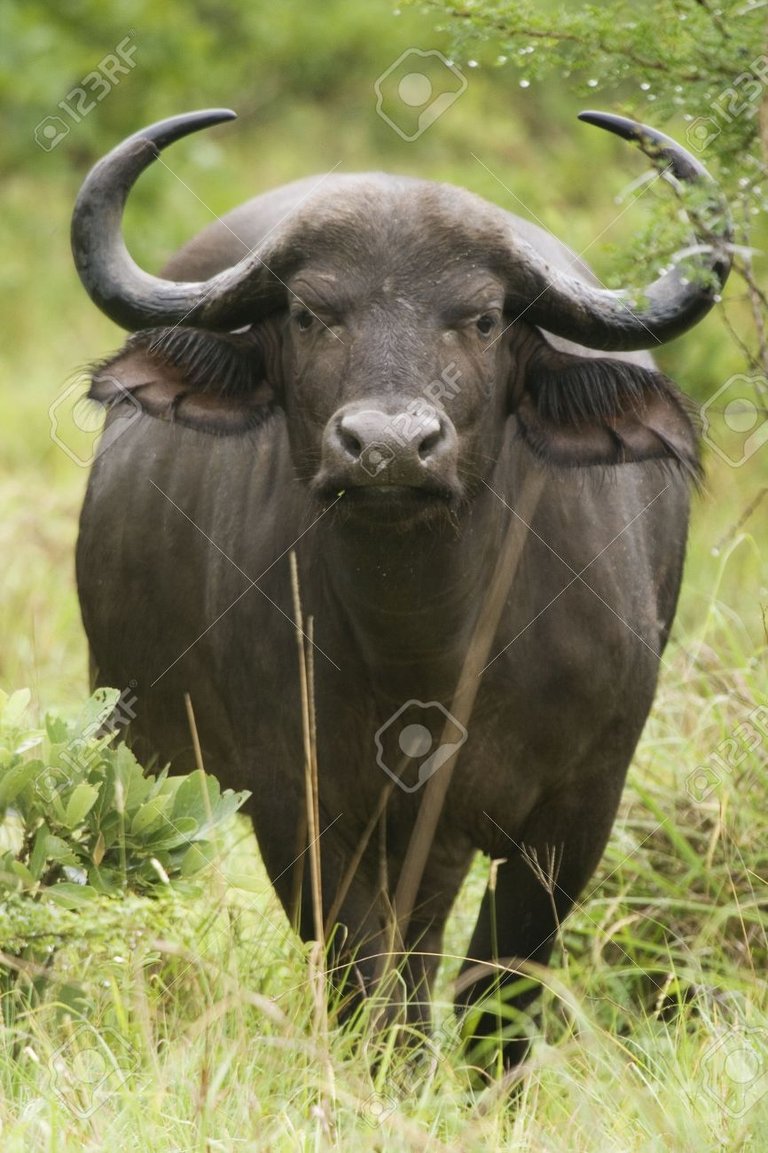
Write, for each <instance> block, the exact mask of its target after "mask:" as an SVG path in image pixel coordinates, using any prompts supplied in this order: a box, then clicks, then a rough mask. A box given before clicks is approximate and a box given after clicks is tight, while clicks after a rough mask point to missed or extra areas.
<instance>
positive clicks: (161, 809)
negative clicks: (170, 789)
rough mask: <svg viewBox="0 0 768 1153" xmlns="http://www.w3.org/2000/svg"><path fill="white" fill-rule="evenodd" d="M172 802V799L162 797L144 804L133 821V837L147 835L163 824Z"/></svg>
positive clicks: (154, 798)
mask: <svg viewBox="0 0 768 1153" xmlns="http://www.w3.org/2000/svg"><path fill="white" fill-rule="evenodd" d="M170 800H171V798H170V797H168V796H162V795H161V796H158V797H153V798H152V800H151V801H147V802H146V803H145V804H143V805H142V806H141V808H140V809H139V810H138V811H137V812H136V814H135V816H134V818H133V820H132V821H131V835H132V836H134V837H140V836H142V834H143V835H146V834H147V833H148V832H149V831H150V830H151V829H152V828H153V826H155V825H157V824H159V823H161V822H162V821H163V818H164V816H165V812H166V809H168V808H169V806H170Z"/></svg>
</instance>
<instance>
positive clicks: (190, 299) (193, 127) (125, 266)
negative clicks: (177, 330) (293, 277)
mask: <svg viewBox="0 0 768 1153" xmlns="http://www.w3.org/2000/svg"><path fill="white" fill-rule="evenodd" d="M235 116H236V114H235V113H234V112H231V111H230V110H229V109H227V108H212V109H208V110H206V111H203V112H188V113H185V114H184V115H182V116H171V117H170V118H168V119H167V120H161V121H159V122H158V123H157V124H152V125H150V126H149V127H148V128H142V129H141V131H139V132H136V133H135V134H134V135H133V136H129V137H128V139H127V140H124V141H123V142H122V144H119V145H118V146H117V148H114V149H113V150H112V152H110V153H109V154H108V155H107V156H105V157H104V158H103V159H102V160H100V161H99V162H98V164H96V165H95V166H94V167H93V168H92V169H91V171H90V172H89V173H88V176H87V177H86V178H85V181H84V183H83V186H82V188H81V189H80V193H79V195H78V198H77V202H76V204H75V209H74V213H73V215H72V253H73V255H74V258H75V266H76V268H77V271H78V273H79V275H80V279H81V280H82V282H83V284H84V286H85V289H86V291H87V292H88V295H89V296H90V297H91V299H92V300H93V301H94V303H95V304H97V305H98V306H99V308H100V309H101V310H102V312H105V313H106V314H107V316H108V317H109V318H110V319H111V320H114V321H115V322H116V323H117V324H119V325H121V326H122V327H123V328H127V329H131V330H136V329H142V328H152V327H154V326H156V325H163V324H179V323H181V322H182V321H185V322H186V323H187V324H190V325H194V326H195V327H203V328H208V327H211V328H213V327H219V326H221V327H235V326H236V325H237V324H238V323H242V322H244V321H245V320H247V319H248V318H249V317H252V315H253V308H254V302H253V298H251V300H250V308H248V302H243V303H240V304H238V303H237V302H236V300H235V296H233V289H234V288H235V286H236V285H237V284H238V283H239V282H240V280H241V279H242V269H241V267H240V265H235V266H234V267H233V268H230V269H226V270H225V271H224V272H221V273H219V274H218V275H217V276H214V277H211V279H210V280H207V281H202V282H186V283H178V282H176V281H172V280H164V279H162V278H161V277H158V276H152V275H150V274H149V273H147V272H144V271H142V269H140V268H139V267H138V265H137V264H136V263H135V262H134V261H133V259H132V258H131V256H130V255H129V253H128V250H127V249H126V247H125V243H124V241H123V237H122V230H121V223H122V216H123V210H124V208H125V202H126V200H127V198H128V193H129V192H130V190H131V188H132V187H133V185H134V183H135V182H136V180H137V179H138V177H139V176H140V175H141V173H142V172H143V171H144V169H145V168H148V167H149V165H150V164H151V163H152V162H153V161H154V160H156V159H157V157H158V156H159V155H160V152H161V151H162V149H163V148H166V147H167V146H168V145H169V144H173V142H174V141H175V140H180V139H181V138H182V137H183V136H188V135H189V134H190V133H191V132H199V131H200V129H202V128H209V127H210V126H211V125H213V124H221V123H223V122H224V121H226V120H233V119H235ZM245 261H246V262H247V265H248V268H249V270H250V271H251V275H253V267H254V264H256V265H258V264H259V260H258V257H255V256H254V255H253V254H249V256H248V257H246V258H245ZM262 268H263V269H264V273H265V275H264V280H265V281H266V280H267V279H268V270H266V267H265V266H264V265H263V263H262ZM255 287H257V286H255ZM236 295H238V296H239V295H240V294H236ZM238 308H239V309H240V313H242V315H240V313H239V312H238Z"/></svg>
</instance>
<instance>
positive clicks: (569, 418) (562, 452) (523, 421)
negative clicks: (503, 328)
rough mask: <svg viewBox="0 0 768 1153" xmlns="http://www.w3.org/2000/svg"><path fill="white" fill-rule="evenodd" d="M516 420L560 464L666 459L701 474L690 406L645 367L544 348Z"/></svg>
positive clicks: (530, 371)
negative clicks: (687, 408)
mask: <svg viewBox="0 0 768 1153" xmlns="http://www.w3.org/2000/svg"><path fill="white" fill-rule="evenodd" d="M525 372H526V375H525V382H524V389H523V393H522V396H521V397H520V400H519V401H518V404H517V405H516V407H515V410H514V411H515V415H516V417H517V420H518V426H519V430H520V435H521V436H522V438H523V439H524V440H525V442H526V444H528V446H529V447H530V448H531V449H532V451H533V452H534V453H535V454H536V455H537V456H538V457H540V458H541V459H542V460H544V461H548V462H551V463H552V464H555V465H560V466H566V467H567V466H584V465H596V464H598V465H606V464H627V463H630V462H634V461H641V460H654V459H666V460H672V461H674V462H676V463H677V464H678V465H680V466H681V467H683V468H684V469H685V470H686V471H687V472H688V473H690V474H691V475H692V476H694V477H696V476H698V474H699V472H700V464H699V454H698V443H697V438H696V433H695V431H694V428H693V425H692V423H691V420H690V418H689V416H688V412H687V410H686V401H685V399H684V398H683V396H682V395H681V394H680V393H679V392H678V390H677V389H676V388H675V386H674V385H673V384H672V382H671V381H670V380H668V379H667V378H666V377H665V376H663V375H662V374H661V373H659V372H656V371H654V370H653V369H650V368H645V367H643V366H642V365H638V364H630V363H629V362H628V361H624V360H612V359H609V358H607V357H601V358H591V357H585V356H575V355H573V354H570V353H563V352H559V351H557V350H555V349H554V348H551V347H550V346H549V345H546V346H543V347H542V346H540V347H539V348H538V349H537V350H536V352H535V353H534V354H533V356H532V357H531V358H530V360H529V361H528V364H527V366H526V370H525Z"/></svg>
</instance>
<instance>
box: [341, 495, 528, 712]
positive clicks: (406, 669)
mask: <svg viewBox="0 0 768 1153" xmlns="http://www.w3.org/2000/svg"><path fill="white" fill-rule="evenodd" d="M505 523H506V513H505V510H504V507H503V505H502V504H501V503H500V502H499V501H498V500H497V499H496V498H495V497H494V496H493V495H492V494H490V493H489V492H487V491H486V492H482V493H480V494H479V495H478V496H477V497H476V498H475V500H473V501H472V502H471V503H470V504H469V505H468V506H466V507H465V508H464V510H463V511H462V512H461V513H460V514H459V515H458V516H457V517H456V518H455V519H453V520H451V521H450V523H449V522H448V521H447V520H445V521H441V522H439V523H437V522H432V521H423V522H419V523H416V524H412V525H410V526H408V527H405V528H403V527H398V526H397V525H388V526H386V527H385V526H384V525H382V524H381V523H378V524H371V523H369V522H365V521H363V520H362V518H359V519H358V518H354V519H352V518H350V519H348V520H346V521H342V520H339V521H337V522H335V523H334V524H332V525H329V526H328V527H327V529H326V530H325V531H324V532H323V533H322V534H321V538H320V537H319V538H318V543H319V544H320V546H321V547H320V549H319V561H320V564H321V565H322V567H323V570H324V575H325V582H324V583H325V585H326V588H327V589H328V591H329V594H330V599H331V601H332V602H333V603H334V605H335V608H336V613H335V617H336V620H337V621H338V622H339V625H340V631H341V632H343V633H344V634H345V635H346V637H349V638H350V639H351V640H352V642H353V644H354V645H355V647H356V648H357V649H358V651H359V652H360V654H361V656H362V657H363V660H364V662H365V664H366V666H367V668H368V670H369V673H370V676H371V680H372V682H373V683H374V684H375V685H376V686H377V688H378V689H379V690H380V691H382V692H384V693H386V694H389V695H392V696H393V697H403V696H416V697H418V696H422V697H423V696H424V694H425V693H429V694H430V696H431V697H434V698H437V699H443V698H450V695H451V694H452V692H453V689H454V688H455V685H456V681H457V678H458V674H459V671H460V668H461V664H462V662H463V660H464V657H465V655H466V652H467V648H468V645H469V643H470V640H471V637H472V632H473V629H474V626H475V622H476V620H477V616H478V613H479V611H480V608H481V606H482V603H483V597H484V594H485V592H486V590H487V586H488V582H489V580H490V577H491V574H492V572H493V568H494V564H495V560H496V556H497V554H498V549H499V545H500V541H501V537H502V533H503V530H504V526H505Z"/></svg>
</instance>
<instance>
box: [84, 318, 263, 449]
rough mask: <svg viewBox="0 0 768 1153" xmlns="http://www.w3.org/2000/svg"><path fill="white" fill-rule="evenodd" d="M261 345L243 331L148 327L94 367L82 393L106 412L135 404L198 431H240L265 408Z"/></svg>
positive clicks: (257, 419)
mask: <svg viewBox="0 0 768 1153" xmlns="http://www.w3.org/2000/svg"><path fill="white" fill-rule="evenodd" d="M265 375H266V367H265V358H264V355H263V352H262V346H261V343H260V342H259V340H258V339H257V338H256V337H255V336H254V335H253V334H251V333H242V334H231V333H213V332H201V331H200V330H198V329H194V328H182V327H177V328H167V329H149V330H147V331H145V332H140V333H137V334H136V335H135V336H132V337H131V338H130V339H129V340H128V341H127V342H126V344H125V345H124V346H123V348H122V349H121V350H120V352H118V353H117V354H116V355H115V356H113V357H111V358H110V359H108V360H106V361H103V362H102V363H100V364H98V365H96V366H95V367H94V369H93V372H92V376H91V388H90V391H89V393H88V395H89V396H90V397H91V399H92V400H97V401H99V402H100V403H101V404H103V405H105V406H106V407H107V408H114V407H116V406H117V405H120V404H131V405H133V406H134V407H135V406H136V405H138V406H139V408H141V409H142V410H143V411H144V412H146V413H148V414H149V415H150V416H154V417H157V418H158V419H159V420H167V421H173V422H175V423H176V424H183V425H188V426H190V427H192V428H198V429H202V430H203V431H205V432H211V433H219V434H228V433H238V432H245V431H247V430H248V429H250V428H254V427H256V426H257V425H259V424H261V423H263V421H264V420H265V419H266V418H267V417H268V416H269V415H270V413H271V412H272V408H273V401H274V396H273V391H272V388H271V386H270V385H269V384H268V383H267V382H266V380H265Z"/></svg>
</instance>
